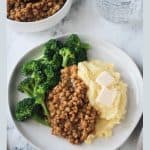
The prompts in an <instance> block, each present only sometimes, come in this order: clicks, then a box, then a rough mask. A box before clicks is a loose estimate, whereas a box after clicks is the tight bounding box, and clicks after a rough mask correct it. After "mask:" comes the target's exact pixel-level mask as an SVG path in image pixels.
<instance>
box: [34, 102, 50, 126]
mask: <svg viewBox="0 0 150 150" xmlns="http://www.w3.org/2000/svg"><path fill="white" fill-rule="evenodd" d="M32 119H33V120H35V121H37V122H39V123H41V124H43V125H47V126H48V125H49V123H48V119H47V117H46V116H45V115H44V114H43V109H42V107H41V105H38V104H36V105H35V106H34V108H33V114H32Z"/></svg>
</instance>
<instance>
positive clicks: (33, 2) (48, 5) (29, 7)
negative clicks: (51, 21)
mask: <svg viewBox="0 0 150 150" xmlns="http://www.w3.org/2000/svg"><path fill="white" fill-rule="evenodd" d="M65 2H66V0H7V18H9V19H11V20H16V21H21V22H32V21H36V20H41V19H44V18H47V17H49V16H52V15H53V14H55V13H56V12H57V11H58V10H60V9H61V8H62V7H63V5H64V3H65Z"/></svg>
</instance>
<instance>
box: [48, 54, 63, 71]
mask: <svg viewBox="0 0 150 150" xmlns="http://www.w3.org/2000/svg"><path fill="white" fill-rule="evenodd" d="M62 60H63V59H62V56H61V55H60V54H59V53H56V54H55V55H54V56H53V59H52V60H51V61H50V64H51V65H52V67H53V69H54V70H55V71H59V70H60V69H61V64H62Z"/></svg>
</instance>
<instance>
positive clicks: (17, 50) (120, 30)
mask: <svg viewBox="0 0 150 150" xmlns="http://www.w3.org/2000/svg"><path fill="white" fill-rule="evenodd" d="M94 1H95V0H93V1H91V0H77V2H75V3H74V4H73V6H72V8H71V11H70V12H69V14H68V15H67V16H66V17H65V19H63V20H62V22H61V23H59V24H58V25H56V26H55V27H53V28H51V29H49V30H47V31H44V32H40V33H28V34H27V33H15V32H14V31H13V30H12V29H11V28H9V27H7V56H8V57H7V58H8V60H7V70H8V78H9V75H10V72H11V71H12V69H13V67H14V65H15V64H16V63H17V61H18V60H19V58H20V57H21V56H23V55H24V54H25V53H26V52H27V51H28V50H30V49H31V48H33V47H34V46H36V45H38V44H40V43H42V42H44V41H46V40H48V39H50V38H51V37H53V36H56V35H60V34H64V33H73V32H81V33H86V34H94V36H97V37H99V38H101V39H104V40H106V41H108V42H111V43H113V44H115V45H116V46H118V47H120V48H121V49H122V50H124V51H126V53H127V54H128V55H130V56H131V57H132V58H133V59H134V61H135V62H136V64H137V65H138V66H139V68H140V69H141V71H142V45H143V32H142V23H139V22H138V23H136V22H135V23H134V24H130V25H127V24H126V25H119V24H113V23H111V22H109V21H106V20H105V19H103V18H102V17H101V16H100V14H99V13H98V12H97V9H96V7H95V5H94ZM141 126H142V121H141V122H140V124H139V125H138V127H137V128H136V129H135V131H134V132H133V134H132V135H131V136H130V138H129V139H128V140H127V141H126V143H124V145H123V146H121V148H120V150H136V144H137V139H138V136H139V132H140V129H141ZM7 131H8V132H7V136H8V149H9V150H33V148H32V147H31V146H30V144H28V143H27V141H26V140H25V139H24V138H23V137H22V136H21V135H20V134H19V133H18V131H17V130H16V129H15V128H14V125H13V123H12V121H11V118H10V116H9V113H8V125H7Z"/></svg>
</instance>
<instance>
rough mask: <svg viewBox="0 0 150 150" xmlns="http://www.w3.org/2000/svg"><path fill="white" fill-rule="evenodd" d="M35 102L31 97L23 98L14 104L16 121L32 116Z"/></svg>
mask: <svg viewBox="0 0 150 150" xmlns="http://www.w3.org/2000/svg"><path fill="white" fill-rule="evenodd" d="M34 105H35V102H34V99H33V98H25V99H23V100H22V101H20V102H18V103H17V105H16V110H15V116H16V119H17V120H18V121H24V120H27V119H29V118H31V117H32V110H33V108H34Z"/></svg>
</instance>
